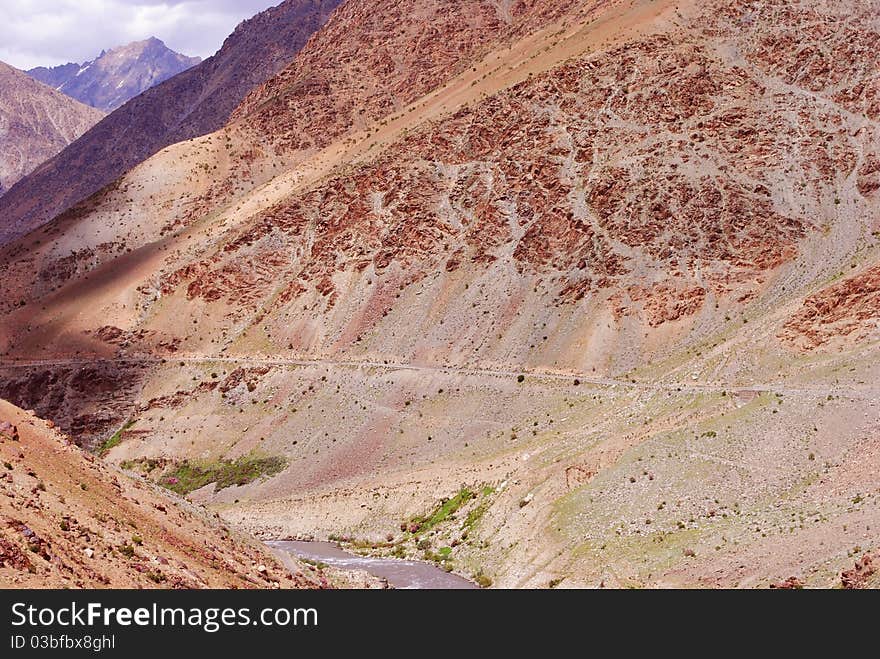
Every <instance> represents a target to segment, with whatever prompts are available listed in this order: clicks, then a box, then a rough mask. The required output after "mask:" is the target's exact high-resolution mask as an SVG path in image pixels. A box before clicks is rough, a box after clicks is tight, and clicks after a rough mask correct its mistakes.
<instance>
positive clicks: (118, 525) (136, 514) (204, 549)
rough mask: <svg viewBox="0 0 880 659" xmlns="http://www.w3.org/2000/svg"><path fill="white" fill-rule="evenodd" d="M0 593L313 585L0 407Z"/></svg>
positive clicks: (203, 517)
mask: <svg viewBox="0 0 880 659" xmlns="http://www.w3.org/2000/svg"><path fill="white" fill-rule="evenodd" d="M0 462H2V465H0V468H2V471H0V493H2V495H3V496H2V497H0V587H3V588H11V587H15V588H74V587H75V588H105V587H107V588H279V587H282V588H319V587H321V586H322V583H323V585H324V586H326V585H327V581H326V579H325V578H324V577H323V575H321V574H320V573H318V572H315V571H313V570H310V569H309V568H308V566H305V565H299V566H298V567H299V571H298V572H297V573H296V574H294V575H292V576H291V575H290V574H289V573H288V571H287V569H285V568H284V567H283V566H282V565H280V564H279V563H277V562H276V561H275V559H274V558H273V557H272V555H271V554H270V553H269V552H268V550H266V548H264V547H262V546H260V545H259V544H257V543H256V542H255V541H254V540H252V539H248V538H246V537H245V536H243V535H240V534H238V533H235V532H232V531H230V530H229V529H228V528H226V527H225V526H224V525H223V524H222V523H221V522H220V521H219V520H217V519H216V518H215V517H213V516H211V515H209V514H207V513H206V512H205V511H203V510H201V509H200V508H198V507H197V506H193V505H192V504H189V503H186V502H184V501H183V500H182V499H172V498H171V497H170V496H169V495H168V493H166V492H164V491H162V490H160V489H157V488H156V487H154V486H152V485H150V484H149V483H145V482H143V481H140V480H134V479H132V478H131V477H129V476H126V475H125V474H122V473H121V472H118V471H117V470H115V469H112V468H109V467H107V466H106V465H104V464H102V463H101V461H100V460H98V459H96V458H95V457H93V456H91V455H88V454H85V453H83V452H82V451H81V450H80V449H79V448H77V447H76V446H74V445H72V444H71V442H70V441H69V440H68V439H67V438H66V437H65V436H64V435H62V434H61V433H60V432H59V431H58V430H56V429H54V426H53V424H47V423H46V422H44V421H42V420H40V419H38V418H36V417H35V416H34V415H33V414H30V413H27V412H23V411H22V410H19V409H17V408H15V407H13V406H12V405H10V404H8V403H6V402H5V401H0Z"/></svg>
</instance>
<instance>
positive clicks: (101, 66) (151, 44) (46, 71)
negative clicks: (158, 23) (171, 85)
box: [27, 37, 202, 112]
mask: <svg viewBox="0 0 880 659" xmlns="http://www.w3.org/2000/svg"><path fill="white" fill-rule="evenodd" d="M201 61H202V59H201V58H200V57H188V56H186V55H181V54H180V53H176V52H174V51H173V50H171V49H170V48H168V47H167V46H166V45H165V44H164V43H163V42H162V41H161V40H160V39H157V38H156V37H150V38H149V39H146V40H144V41H135V42H133V43H130V44H127V45H125V46H119V47H118V48H113V49H111V50H109V51H107V50H104V51H101V54H100V55H99V56H98V57H97V58H96V59H94V60H92V61H91V62H84V63H82V64H76V63H73V62H71V63H68V64H62V65H61V66H55V67H52V68H46V67H42V66H41V67H38V68H35V69H31V70H30V71H28V72H27V74H28V75H29V76H31V77H32V78H35V79H36V80H39V81H40V82H42V83H44V84H46V85H49V86H50V87H53V88H54V89H56V90H58V91H60V92H62V93H64V94H67V95H68V96H70V97H72V98H75V99H76V100H78V101H80V102H82V103H85V104H86V105H91V106H92V107H94V108H98V109H99V110H104V111H105V112H112V111H113V110H115V109H116V108H118V107H120V106H122V105H124V104H125V103H126V102H128V101H129V100H131V99H132V98H134V97H135V96H138V95H139V94H142V93H143V92H145V91H147V90H148V89H150V88H151V87H155V86H156V85H158V84H160V83H162V82H164V81H166V80H168V79H169V78H171V77H173V76H175V75H177V74H178V73H181V72H182V71H186V70H187V69H189V68H192V67H193V66H196V65H197V64H199V63H200V62H201Z"/></svg>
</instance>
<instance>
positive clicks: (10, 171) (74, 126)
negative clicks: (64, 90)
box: [0, 62, 103, 195]
mask: <svg viewBox="0 0 880 659" xmlns="http://www.w3.org/2000/svg"><path fill="white" fill-rule="evenodd" d="M102 116H103V113H102V112H101V111H100V110H96V109H94V108H90V107H88V106H86V105H83V104H81V103H79V102H77V101H75V100H74V99H72V98H70V97H68V96H65V95H64V94H61V93H59V92H57V91H55V90H53V89H50V88H49V87H47V86H46V85H43V84H41V83H39V82H37V81H36V80H33V79H31V78H29V77H28V76H27V75H25V73H24V72H23V71H19V70H18V69H14V68H12V67H11V66H8V65H6V64H4V63H2V62H0V195H2V194H3V193H4V192H5V191H6V190H8V189H9V188H10V187H12V185H13V184H15V182H16V181H18V180H19V179H20V178H22V177H23V176H26V175H27V174H29V173H30V172H31V171H33V170H34V169H35V168H36V167H37V166H38V165H39V164H40V163H42V162H43V161H45V160H47V159H48V158H51V157H52V156H54V155H55V154H57V153H58V152H59V151H61V149H63V148H64V147H66V146H67V145H69V144H70V143H71V142H73V141H74V140H76V139H77V138H78V137H79V136H80V135H82V134H83V133H84V132H86V131H87V130H88V129H89V128H91V127H92V126H93V125H94V124H96V123H97V122H98V121H100V119H101V117H102Z"/></svg>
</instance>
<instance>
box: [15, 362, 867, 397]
mask: <svg viewBox="0 0 880 659" xmlns="http://www.w3.org/2000/svg"><path fill="white" fill-rule="evenodd" d="M166 362H178V363H182V364H196V365H198V364H233V365H240V366H248V367H259V366H269V367H294V368H303V367H311V366H319V367H327V368H341V369H343V368H344V369H355V370H365V369H378V370H384V371H388V372H401V371H405V372H414V373H426V374H438V375H457V376H463V377H483V378H485V377H494V378H518V377H519V376H523V377H524V378H528V379H533V380H543V381H548V382H561V381H565V382H569V383H571V385H572V386H579V385H583V386H591V387H605V388H610V389H615V388H622V389H634V390H642V391H658V392H661V391H667V392H675V393H684V394H723V393H728V392H730V393H733V392H741V393H758V394H760V393H774V394H780V395H783V396H804V397H825V396H831V395H833V396H846V397H848V398H852V399H858V400H880V387H878V386H871V385H844V384H833V385H831V384H829V385H816V386H811V387H792V386H791V385H788V384H785V383H772V382H770V383H753V384H743V383H714V384H708V383H700V382H690V383H684V382H639V381H637V380H632V379H630V380H624V379H621V378H606V377H596V376H594V375H591V374H586V373H577V372H574V371H565V372H563V371H541V370H533V369H527V368H524V369H519V370H513V369H509V370H508V369H491V368H475V367H465V366H454V365H422V364H408V363H395V362H384V361H381V362H380V361H369V360H339V359H323V358H311V359H310V358H284V357H232V356H222V355H216V356H210V355H180V356H175V357H173V358H170V359H167V358H166V359H162V358H158V357H146V356H145V357H139V356H132V357H120V358H117V359H100V358H96V359H82V358H81V359H42V360H41V359H38V360H0V369H3V368H18V369H23V368H45V367H71V366H74V367H75V366H89V365H94V364H107V363H114V364H119V365H126V366H131V365H140V364H162V363H166ZM575 380H577V381H578V385H575V384H574V382H575Z"/></svg>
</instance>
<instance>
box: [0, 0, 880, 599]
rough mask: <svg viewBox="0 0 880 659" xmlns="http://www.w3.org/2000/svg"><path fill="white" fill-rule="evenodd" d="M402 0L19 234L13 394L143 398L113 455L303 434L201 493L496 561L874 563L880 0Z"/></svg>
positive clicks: (266, 446)
mask: <svg viewBox="0 0 880 659" xmlns="http://www.w3.org/2000/svg"><path fill="white" fill-rule="evenodd" d="M405 4H406V3H393V2H387V3H385V2H382V3H372V5H371V6H373V7H375V8H376V10H375V12H374V13H369V12H368V11H367V9H366V5H365V4H362V3H359V2H354V1H350V2H349V3H346V4H345V5H344V6H343V7H342V8H341V9H340V10H339V11H338V12H337V13H336V14H335V16H334V18H332V19H331V20H330V21H329V22H328V23H327V26H326V27H325V29H324V31H322V32H321V33H318V34H317V35H316V36H315V37H314V38H313V39H312V41H311V42H310V44H309V45H308V46H307V47H306V48H305V49H304V50H303V51H302V52H301V53H300V55H299V57H298V58H297V59H296V61H295V62H294V63H293V64H292V65H291V66H290V67H288V68H287V69H286V71H285V72H284V73H283V74H281V76H279V78H277V79H273V80H272V81H270V82H269V83H267V85H266V86H265V87H264V88H263V89H261V90H259V91H258V92H255V94H254V95H253V96H251V97H250V98H249V100H247V101H246V102H245V103H244V104H243V105H242V107H241V108H240V109H239V111H238V112H237V113H236V115H235V117H234V119H233V121H232V123H231V124H230V125H229V126H227V127H226V128H225V129H223V130H221V131H219V132H217V133H215V134H213V135H210V136H206V137H204V138H202V139H200V140H195V141H192V142H190V143H187V144H178V145H175V146H173V147H170V148H168V149H166V150H165V151H163V152H161V153H159V154H157V155H156V156H155V157H154V158H151V159H150V160H148V161H146V162H145V163H143V164H142V165H141V166H139V167H137V168H136V169H134V170H132V171H131V172H130V173H129V174H128V175H126V176H125V177H124V178H123V179H121V180H119V181H118V182H117V183H116V184H115V185H114V186H112V187H110V188H107V189H106V190H104V191H103V192H102V193H101V194H99V195H96V196H94V197H93V198H91V199H90V200H89V201H88V203H85V204H82V205H80V206H78V207H77V208H76V209H74V210H73V211H71V212H69V213H67V214H65V215H64V216H63V217H61V218H59V219H57V220H56V221H55V222H53V223H51V224H49V225H47V226H46V227H43V228H42V229H40V230H39V231H35V232H34V233H32V234H30V235H28V236H26V237H24V238H22V239H19V240H17V241H15V242H13V243H11V244H9V245H7V246H6V247H4V248H3V252H2V255H3V256H4V259H5V265H4V266H0V267H2V268H3V270H2V274H3V275H4V277H3V281H4V282H5V283H3V284H2V285H3V295H2V296H0V305H3V306H0V309H2V310H3V312H4V313H5V314H6V315H5V316H4V323H3V325H2V327H0V353H3V355H2V357H3V358H4V359H6V360H7V362H6V365H5V370H4V378H3V379H2V381H0V382H2V389H0V395H4V396H6V397H8V398H10V399H12V400H15V401H17V402H22V403H25V402H26V403H27V404H28V405H32V406H35V407H36V409H37V410H38V411H39V412H40V413H41V414H48V415H51V416H52V418H53V419H55V420H56V421H57V422H58V423H60V424H62V425H63V426H64V427H65V428H76V430H77V439H78V440H79V441H81V442H82V443H84V444H86V445H94V444H95V443H97V442H100V441H102V440H103V439H105V438H106V437H107V436H108V434H109V432H110V431H112V429H114V427H118V426H119V425H121V423H122V422H124V421H125V420H126V419H129V418H130V419H136V420H137V427H138V429H139V433H138V434H137V435H132V436H127V437H125V438H124V439H123V441H122V442H121V444H120V445H119V446H118V447H116V448H115V449H114V450H113V451H112V452H111V454H110V459H111V460H113V461H115V462H119V463H121V462H122V461H126V463H127V464H132V463H131V462H128V461H134V463H133V464H146V465H150V464H153V463H150V462H146V463H138V462H137V461H138V460H141V461H143V460H147V461H148V460H150V459H154V460H155V459H160V460H163V461H164V462H163V463H162V464H173V463H174V461H178V460H182V459H193V458H196V457H204V456H210V457H211V458H212V459H235V458H237V457H240V456H245V455H250V454H252V453H254V452H259V453H261V454H263V455H269V456H279V457H284V458H285V459H287V460H288V461H289V465H290V466H289V468H288V469H287V470H285V471H284V472H283V473H281V474H279V475H277V476H275V477H273V478H272V479H269V480H267V481H263V482H259V483H252V484H249V485H244V486H241V487H237V488H229V489H228V490H224V491H223V492H221V493H210V492H202V493H199V494H198V496H199V498H200V500H202V501H205V502H207V503H210V504H211V505H214V506H217V507H218V509H219V510H222V512H223V514H224V516H226V518H227V519H230V520H234V521H235V522H236V523H237V524H240V525H242V526H245V527H248V528H251V529H253V530H255V531H261V532H264V533H266V534H267V535H270V536H276V537H277V536H280V535H286V534H295V535H309V534H314V535H316V536H318V537H323V538H326V537H329V536H330V535H334V536H339V535H344V536H350V537H354V538H356V539H359V540H365V541H366V542H367V543H368V544H369V543H373V544H374V545H375V546H374V549H375V551H377V552H382V551H389V552H391V551H393V552H395V553H397V554H398V555H415V556H423V557H427V558H429V559H431V560H438V561H440V562H444V563H451V566H452V567H453V568H454V569H457V570H460V571H462V572H466V573H469V574H472V575H476V574H483V575H488V576H489V577H490V578H492V579H493V580H494V581H495V583H497V584H500V585H507V586H532V587H539V586H541V587H543V586H548V585H551V584H553V585H561V584H565V585H574V586H584V585H591V586H598V585H601V584H603V583H604V584H606V585H611V586H664V585H688V586H719V585H720V586H770V585H775V584H778V583H783V582H786V581H787V580H788V579H789V578H790V577H795V578H796V580H797V582H798V583H804V584H806V585H811V586H813V585H815V586H825V587H828V586H838V585H842V584H844V582H847V583H849V582H850V581H852V580H851V579H850V577H846V579H844V576H843V575H844V574H845V573H858V574H859V575H861V574H863V572H862V571H860V570H861V567H859V568H856V567H855V563H856V561H858V562H859V565H863V564H864V561H865V559H864V558H863V554H864V552H866V551H869V550H871V551H876V550H877V548H878V547H880V535H878V531H877V529H878V528H880V526H878V524H880V498H878V495H877V491H876V482H875V481H876V479H875V478H873V477H872V476H871V474H873V473H875V472H876V468H877V465H878V459H880V452H878V450H877V446H878V445H877V441H876V440H877V437H878V432H880V425H878V424H880V412H878V405H880V390H878V388H877V386H876V382H877V381H878V378H880V372H878V368H880V359H878V355H880V344H878V341H877V339H878V338H880V337H878V336H877V334H876V331H875V329H876V327H877V323H878V321H880V307H878V306H877V295H876V281H875V279H876V277H875V276H874V275H875V271H876V268H877V266H878V263H880V245H878V236H880V234H878V231H880V207H878V197H877V186H876V185H874V179H875V178H876V176H875V174H876V167H875V164H876V162H877V158H878V152H877V145H878V130H880V127H878V117H877V105H876V99H877V92H878V88H877V78H876V75H875V72H876V70H877V52H878V50H877V48H874V47H873V45H876V44H877V43H878V40H880V23H878V16H877V13H876V12H875V11H874V3H872V2H865V1H863V0H848V1H847V2H843V3H835V4H831V3H826V2H823V1H822V0H800V1H798V2H787V1H785V2H784V1H782V0H778V1H775V0H774V1H769V2H762V3H760V4H756V3H752V2H745V1H740V0H714V1H713V2H707V3H697V2H672V1H668V2H667V1H662V0H660V1H656V2H650V1H647V0H645V1H641V0H635V1H632V2H620V3H610V4H606V3H590V2H572V3H569V4H566V5H564V6H563V5H558V4H556V3H553V4H550V3H548V4H546V5H540V4H531V3H486V4H485V5H483V4H481V3H473V4H470V5H468V12H473V13H459V14H457V21H455V22H454V25H447V24H446V23H444V21H443V12H444V11H446V12H448V11H452V10H451V9H450V6H449V5H448V4H447V3H441V2H425V3H422V4H418V5H417V8H418V9H419V11H411V12H405V11H403V10H402V7H403V6H404V5H405ZM407 6H410V8H412V6H411V5H407ZM455 6H456V7H460V6H461V4H460V3H456V5H455ZM560 7H561V8H562V9H564V12H563V13H562V14H555V13H554V14H552V15H551V16H552V17H551V18H550V19H549V22H543V21H544V19H543V18H542V17H543V16H545V14H544V13H543V11H542V10H543V9H554V8H560ZM504 9H506V10H510V13H507V14H504V13H503V12H502V13H501V15H502V16H503V18H502V20H501V22H500V23H499V24H498V25H496V27H497V28H498V29H495V30H494V32H493V33H494V34H496V35H499V39H500V41H499V42H497V43H491V42H481V41H480V37H478V36H475V35H477V33H479V35H482V34H485V31H479V30H476V28H474V29H473V30H470V29H469V28H467V27H466V26H470V25H477V26H486V25H494V23H492V21H493V20H497V18H493V17H497V16H498V15H499V14H498V13H497V12H498V11H501V10H504ZM429 10H430V12H435V13H425V12H428V11H429ZM478 10H479V11H478ZM533 10H534V13H531V12H532V11H533ZM460 11H461V12H464V10H460ZM492 11H495V12H496V13H495V14H493V13H492ZM517 12H519V13H517ZM345 17H349V18H348V20H346V22H344V23H342V24H341V25H344V26H348V27H349V29H347V30H345V29H342V27H341V25H340V24H337V23H336V21H338V20H343V19H344V18H345ZM355 17H357V20H355ZM434 19H436V20H434ZM417 24H418V25H421V26H422V27H424V26H425V25H427V24H430V25H437V26H439V29H441V31H442V34H443V35H445V38H440V37H438V38H437V39H436V40H435V41H433V42H431V41H430V40H428V41H426V42H425V43H426V46H425V48H426V50H424V51H422V52H421V55H420V57H419V58H413V59H412V61H410V62H409V64H407V65H406V66H403V65H401V64H400V63H401V62H407V58H408V57H409V53H410V52H411V51H413V50H418V49H419V48H420V45H419V41H418V39H419V37H418V36H417V34H421V32H419V31H418V30H417V29H416V27H417ZM391 26H394V27H393V28H392V27H391ZM373 28H376V33H375V34H374V33H373ZM328 35H334V36H335V39H333V40H332V41H333V42H334V43H335V44H336V49H335V50H333V51H329V50H328V49H327V48H326V44H327V43H328V42H325V41H324V40H325V39H329V36H328ZM376 35H385V36H384V41H388V42H389V43H390V45H389V48H391V50H390V53H389V57H390V58H391V61H392V62H393V65H392V64H391V63H389V64H388V67H387V70H388V73H387V74H385V75H379V73H376V71H383V69H382V68H381V66H380V61H379V60H377V61H376V62H372V61H371V60H366V61H370V62H371V64H370V66H371V67H377V68H375V70H374V68H367V67H366V63H365V61H364V60H360V59H357V58H354V57H353V56H352V55H351V53H355V52H359V48H358V47H357V46H356V45H355V44H361V43H363V44H369V45H370V49H369V50H370V52H373V47H374V45H375V42H377V41H378V40H380V39H379V37H378V36H376ZM394 35H400V41H399V42H395V41H393V37H394ZM430 43H435V44H439V43H444V44H446V45H447V48H446V50H445V51H444V52H450V53H461V55H460V59H456V58H453V59H451V60H449V59H444V58H443V57H444V56H443V55H442V54H436V57H437V58H439V60H435V57H434V56H432V54H434V51H435V50H436V48H435V47H434V46H431V45H430ZM320 44H325V46H320ZM349 44H351V45H349ZM376 52H377V53H380V54H381V47H379V48H378V50H376ZM346 53H349V54H348V55H347V54H346ZM336 54H339V57H337V56H336ZM322 58H323V59H322ZM379 59H380V60H381V59H382V58H381V57H380V58H379ZM317 61H321V62H322V63H321V65H320V66H319V65H317V64H314V63H313V62H317ZM435 61H441V62H443V65H442V67H441V68H442V71H441V70H435V69H434V68H432V63H433V62H435ZM357 67H360V68H357ZM355 68H356V72H355V73H352V72H351V71H354V70H355ZM443 71H445V72H447V74H448V76H444V74H443ZM349 104H350V105H349ZM360 107H364V108H370V110H369V113H368V114H367V115H364V118H361V117H360V116H359V115H358V114H357V113H356V112H354V110H356V109H357V108H360ZM383 113H385V115H384V116H383ZM313 117H317V119H314V123H311V122H312V121H313V120H312V118H313ZM294 126H298V127H299V128H301V130H299V132H297V131H295V130H293V128H294ZM322 126H323V127H324V128H325V129H326V131H327V132H328V135H327V136H324V135H322V134H321V131H320V128H321V127H322ZM297 135H299V136H300V137H299V138H298V137H297ZM334 135H335V136H334ZM129 250H130V251H129ZM35 271H36V272H39V273H40V274H39V277H37V278H36V279H35V278H34V277H33V273H34V272H35ZM154 476H155V477H156V478H157V479H159V480H161V479H162V478H164V476H163V475H162V473H161V472H157V473H155V474H154ZM444 500H445V501H444ZM450 502H452V503H450ZM456 506H457V508H456V510H455V514H452V515H449V514H445V515H443V514H439V513H438V515H437V516H435V515H434V514H433V513H434V511H441V512H442V511H446V513H448V512H449V510H450V507H456ZM436 519H441V522H442V523H441V522H436V523H433V522H432V521H431V520H436ZM389 534H390V535H391V537H392V538H393V540H391V541H389V540H387V538H388V536H389ZM389 543H390V545H391V546H389ZM868 563H870V561H868ZM791 583H794V582H791Z"/></svg>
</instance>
